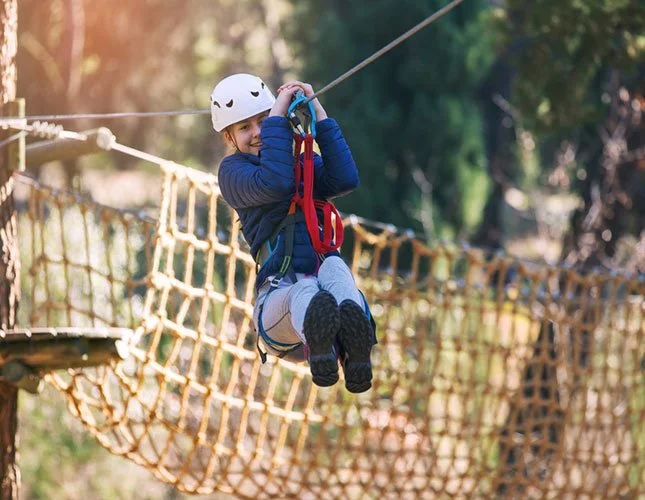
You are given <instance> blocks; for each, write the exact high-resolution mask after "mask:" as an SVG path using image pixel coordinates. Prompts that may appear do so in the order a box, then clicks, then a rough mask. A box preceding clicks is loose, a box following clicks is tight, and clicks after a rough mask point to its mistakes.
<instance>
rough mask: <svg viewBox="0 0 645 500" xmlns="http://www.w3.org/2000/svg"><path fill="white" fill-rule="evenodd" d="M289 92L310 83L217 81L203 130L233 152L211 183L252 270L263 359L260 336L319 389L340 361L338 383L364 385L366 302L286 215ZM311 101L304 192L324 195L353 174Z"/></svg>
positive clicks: (346, 184) (369, 338) (290, 166)
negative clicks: (310, 179) (306, 370)
mask: <svg viewBox="0 0 645 500" xmlns="http://www.w3.org/2000/svg"><path fill="white" fill-rule="evenodd" d="M298 90H300V91H302V92H304V94H305V96H306V97H310V96H312V95H313V94H314V92H313V89H312V88H311V85H308V84H305V83H302V82H298V81H292V82H288V83H285V84H284V85H282V86H281V87H280V88H279V89H278V97H277V99H276V98H275V97H274V96H273V94H272V93H271V91H270V90H269V89H268V88H267V86H266V85H265V84H264V82H263V81H262V80H261V79H260V78H258V77H256V76H253V75H248V74H244V73H241V74H236V75H232V76H229V77H227V78H225V79H224V80H222V81H221V82H219V83H218V84H217V86H216V87H215V89H214V90H213V92H212V94H211V114H212V119H213V128H214V129H215V130H216V131H217V132H221V133H223V136H224V139H225V140H226V142H227V144H228V145H229V146H230V147H231V149H232V150H234V152H233V154H231V155H230V156H227V157H226V158H224V160H222V163H221V165H220V167H219V171H218V179H219V186H220V189H221V191H222V195H223V197H224V199H225V200H226V202H227V203H228V204H229V205H231V206H232V207H233V208H234V209H235V211H236V212H237V214H238V216H239V218H240V221H241V224H242V232H243V234H244V237H245V239H246V241H247V243H248V244H249V246H250V248H251V254H252V255H253V256H254V258H255V261H256V262H257V264H258V267H259V271H258V275H257V281H256V283H255V287H256V291H257V298H256V301H255V304H254V314H253V320H254V324H255V328H256V331H257V333H258V350H259V351H260V354H261V356H262V359H263V361H264V360H266V354H265V353H264V352H262V350H260V341H261V342H262V344H264V346H265V347H266V349H267V350H268V351H269V352H270V353H272V354H274V355H277V356H279V357H288V358H289V359H291V360H299V361H301V360H303V359H305V358H306V359H307V360H308V361H309V365H310V369H311V374H312V378H313V382H314V383H315V384H316V385H319V386H322V387H325V386H330V385H333V384H335V383H336V382H337V381H338V359H340V361H341V364H342V367H343V370H344V373H345V386H346V388H347V390H349V391H350V392H364V391H366V390H368V389H369V388H370V387H371V385H372V367H371V362H370V351H371V348H372V345H373V344H374V343H375V335H374V327H373V325H374V323H373V321H371V317H370V315H369V308H368V305H367V303H366V301H365V299H364V297H363V295H362V293H361V292H360V291H359V290H358V289H357V288H356V285H355V283H354V278H353V276H352V274H351V271H350V269H349V268H348V267H347V265H346V264H345V263H344V262H343V260H342V259H341V257H340V255H339V253H338V252H337V251H332V252H327V253H325V254H319V253H317V252H316V251H315V249H314V246H313V244H312V240H311V237H310V235H309V232H308V229H307V225H306V223H305V220H304V217H303V215H302V213H301V212H300V211H296V213H291V214H290V213H289V212H290V210H289V208H290V205H291V199H292V197H293V196H294V194H295V193H296V185H295V184H296V180H295V175H294V149H293V137H294V136H293V130H292V127H291V123H290V121H289V120H288V119H287V117H286V115H287V111H288V108H289V105H290V103H291V101H292V98H293V97H294V94H295V93H296V92H297V91H298ZM312 103H313V107H314V110H315V113H316V117H317V120H318V121H317V125H316V127H317V137H316V142H317V143H318V145H319V148H320V151H321V156H318V155H315V156H314V197H315V198H316V199H320V200H327V199H329V198H332V197H336V196H341V195H344V194H347V193H349V192H350V191H352V190H354V189H356V187H357V186H358V172H357V169H356V165H355V164H354V160H353V159H352V155H351V152H350V150H349V147H348V146H347V143H346V142H345V139H344V138H343V136H342V134H341V131H340V128H339V126H338V124H337V123H336V121H334V120H333V119H331V118H328V117H327V113H326V112H325V110H324V108H323V107H322V105H321V104H320V102H318V100H317V99H316V100H314V101H312ZM300 163H301V164H302V157H301V158H300ZM299 189H300V186H299Z"/></svg>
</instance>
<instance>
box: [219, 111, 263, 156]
mask: <svg viewBox="0 0 645 500" xmlns="http://www.w3.org/2000/svg"><path fill="white" fill-rule="evenodd" d="M268 115H269V111H264V112H262V113H259V114H257V115H255V116H252V117H251V118H247V119H246V120H242V121H241V122H237V123H234V124H233V125H231V126H230V127H228V129H226V131H225V132H224V138H225V139H226V142H227V143H228V144H229V145H230V146H232V147H234V148H237V149H238V150H239V151H240V152H242V153H248V154H252V155H256V156H257V155H259V154H260V147H261V146H262V142H261V141H260V129H261V128H262V121H263V120H264V119H265V118H266V117H267V116H268Z"/></svg>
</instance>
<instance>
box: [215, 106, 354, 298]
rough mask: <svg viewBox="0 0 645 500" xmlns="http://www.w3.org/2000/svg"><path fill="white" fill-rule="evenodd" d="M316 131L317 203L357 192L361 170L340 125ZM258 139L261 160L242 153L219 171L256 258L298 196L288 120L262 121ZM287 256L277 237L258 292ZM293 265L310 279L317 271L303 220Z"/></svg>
mask: <svg viewBox="0 0 645 500" xmlns="http://www.w3.org/2000/svg"><path fill="white" fill-rule="evenodd" d="M316 132H317V135H316V142H317V143H318V146H319V148H320V153H321V156H322V157H321V156H318V155H315V156H314V171H315V174H314V198H315V199H321V200H326V199H329V198H332V197H335V196H340V195H343V194H346V193H349V192H350V191H352V190H354V189H356V187H357V186H358V170H357V169H356V164H355V163H354V159H353V158H352V154H351V152H350V150H349V147H348V146H347V143H346V142H345V139H344V138H343V135H342V133H341V131H340V127H339V126H338V124H337V123H336V121H335V120H334V119H332V118H327V119H325V120H322V121H320V122H318V123H317V124H316ZM260 138H261V141H262V149H261V152H260V156H259V157H258V156H255V155H251V154H245V153H240V152H239V151H238V152H236V153H234V154H232V155H230V156H227V157H226V158H224V159H223V160H222V163H221V165H220V167H219V172H218V178H219V186H220V189H221V190H222V195H223V197H224V199H225V200H226V202H227V203H228V204H229V205H230V206H232V207H233V208H234V209H235V211H236V212H237V214H238V215H239V217H240V221H241V223H242V233H243V234H244V238H245V239H246V241H247V243H248V244H249V246H250V247H251V255H253V256H254V257H255V256H256V255H257V253H258V251H259V250H260V248H261V247H262V245H263V244H264V243H265V242H266V241H267V240H268V239H269V237H271V235H272V234H273V232H274V231H275V230H276V228H277V227H278V225H279V224H280V223H281V222H282V220H283V219H284V218H285V217H286V215H287V213H288V211H289V204H290V201H291V197H292V196H293V195H294V193H295V185H294V184H295V179H294V172H293V161H294V157H293V131H292V129H291V125H290V123H289V121H288V120H287V119H286V118H284V117H281V116H271V117H267V118H266V119H265V120H264V121H263V122H262V130H261V132H260ZM301 161H302V156H301ZM336 253H337V252H332V253H330V254H328V255H333V254H336ZM283 257H284V238H283V237H279V238H278V245H277V248H276V249H275V250H274V252H273V254H272V255H271V256H270V257H269V258H268V259H267V260H266V262H264V263H262V267H261V269H260V271H259V272H258V277H257V281H256V288H259V287H260V286H261V285H262V283H264V280H265V279H266V278H267V277H268V276H271V275H272V274H276V273H277V272H278V269H279V268H280V265H281V264H282V259H283ZM292 266H293V270H294V271H295V272H296V273H306V274H314V273H315V272H316V269H317V266H318V257H317V255H316V252H315V251H314V248H313V246H312V244H311V239H310V237H309V233H308V232H307V226H306V224H305V222H304V221H303V222H298V223H297V224H296V227H295V232H294V246H293V253H292Z"/></svg>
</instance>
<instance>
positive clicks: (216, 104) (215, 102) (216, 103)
mask: <svg viewBox="0 0 645 500" xmlns="http://www.w3.org/2000/svg"><path fill="white" fill-rule="evenodd" d="M213 104H214V105H215V106H217V107H218V108H221V107H222V106H220V105H219V102H217V101H213Z"/></svg>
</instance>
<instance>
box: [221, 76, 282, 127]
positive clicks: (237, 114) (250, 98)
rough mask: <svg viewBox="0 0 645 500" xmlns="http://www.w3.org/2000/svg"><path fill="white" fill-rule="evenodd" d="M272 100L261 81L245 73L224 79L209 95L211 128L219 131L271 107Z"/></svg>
mask: <svg viewBox="0 0 645 500" xmlns="http://www.w3.org/2000/svg"><path fill="white" fill-rule="evenodd" d="M274 102H275V97H273V94H272V93H271V91H270V90H269V88H268V87H267V86H266V85H265V84H264V82H263V81H262V79H261V78H260V77H257V76H253V75H249V74H246V73H238V74H236V75H231V76H228V77H226V78H224V79H223V80H222V81H221V82H219V83H218V84H217V85H216V86H215V88H214V89H213V92H212V93H211V117H212V119H213V128H214V129H215V130H216V131H217V132H221V131H222V130H224V129H225V128H226V127H228V126H229V125H232V124H233V123H237V122H239V121H242V120H246V119H247V118H250V117H252V116H255V115H257V114H258V113H262V112H263V111H267V110H269V109H271V107H273V103H274Z"/></svg>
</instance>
